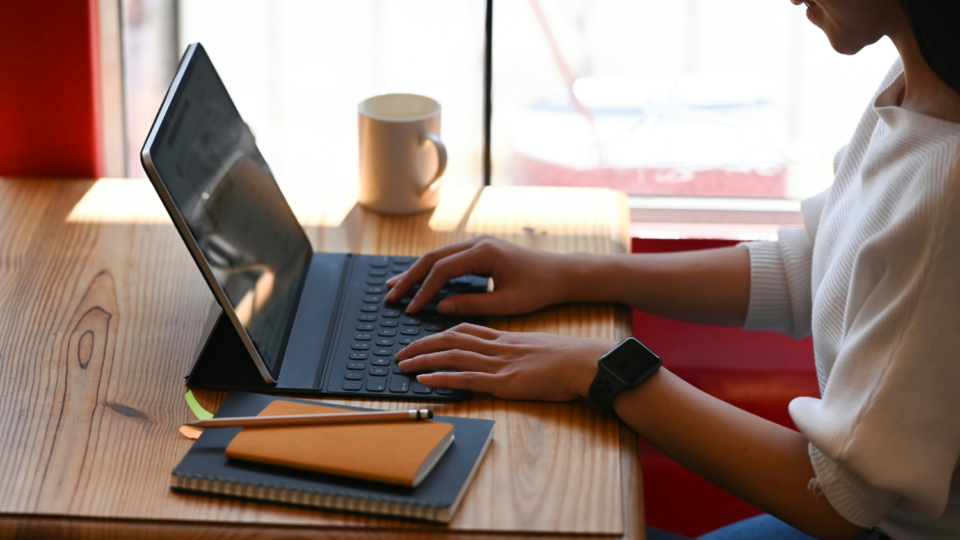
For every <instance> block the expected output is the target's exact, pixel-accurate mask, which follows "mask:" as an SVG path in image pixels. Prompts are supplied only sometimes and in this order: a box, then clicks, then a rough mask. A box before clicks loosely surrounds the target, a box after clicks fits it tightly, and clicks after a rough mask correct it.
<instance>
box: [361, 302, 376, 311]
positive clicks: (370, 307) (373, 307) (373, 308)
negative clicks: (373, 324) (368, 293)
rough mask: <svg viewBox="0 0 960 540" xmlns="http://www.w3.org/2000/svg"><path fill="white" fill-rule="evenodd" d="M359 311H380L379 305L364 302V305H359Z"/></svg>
mask: <svg viewBox="0 0 960 540" xmlns="http://www.w3.org/2000/svg"><path fill="white" fill-rule="evenodd" d="M360 311H362V312H364V313H376V312H378V311H380V306H378V305H376V304H366V305H363V306H360Z"/></svg>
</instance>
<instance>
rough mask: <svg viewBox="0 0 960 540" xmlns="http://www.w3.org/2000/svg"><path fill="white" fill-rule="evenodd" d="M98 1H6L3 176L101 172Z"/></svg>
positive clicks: (0, 118) (0, 141)
mask: <svg viewBox="0 0 960 540" xmlns="http://www.w3.org/2000/svg"><path fill="white" fill-rule="evenodd" d="M98 35H99V33H98V23H97V1H96V0H44V1H42V2H36V1H29V0H0V176H47V177H95V176H101V175H102V170H103V164H102V158H101V156H102V152H101V148H100V145H101V139H100V133H101V130H100V125H99V123H100V110H99V109H100V103H99V96H100V92H99V81H100V78H99V60H98V58H99V44H98Z"/></svg>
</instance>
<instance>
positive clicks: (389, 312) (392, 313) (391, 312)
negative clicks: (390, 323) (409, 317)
mask: <svg viewBox="0 0 960 540" xmlns="http://www.w3.org/2000/svg"><path fill="white" fill-rule="evenodd" d="M381 315H383V316H384V317H389V318H391V319H396V318H397V317H399V316H400V310H399V309H385V310H383V313H381Z"/></svg>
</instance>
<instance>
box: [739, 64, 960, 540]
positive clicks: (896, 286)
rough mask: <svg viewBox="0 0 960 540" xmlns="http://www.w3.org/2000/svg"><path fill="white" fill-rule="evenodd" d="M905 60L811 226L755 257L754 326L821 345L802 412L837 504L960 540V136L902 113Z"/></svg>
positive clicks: (911, 533)
mask: <svg viewBox="0 0 960 540" xmlns="http://www.w3.org/2000/svg"><path fill="white" fill-rule="evenodd" d="M903 85H904V78H903V65H902V63H901V62H900V61H899V60H898V61H897V62H896V64H894V66H893V69H892V70H891V71H890V74H888V75H887V78H886V79H885V80H884V82H883V85H882V86H881V89H880V91H879V92H878V94H877V95H876V97H875V99H874V102H873V104H872V106H871V107H868V108H867V110H866V112H865V113H864V115H863V118H862V119H861V121H860V124H859V125H858V127H857V129H856V132H855V133H854V135H853V138H852V139H851V140H850V143H849V144H848V145H847V146H846V147H845V148H844V149H843V150H841V151H840V153H838V155H837V158H836V160H835V162H834V167H835V173H836V178H835V180H834V184H833V186H831V188H830V189H829V190H827V191H826V192H824V193H822V194H820V195H818V196H816V197H813V198H811V199H809V200H806V201H804V203H803V205H802V213H803V222H804V227H803V228H782V229H781V230H780V233H779V240H778V241H776V242H754V243H749V244H746V245H747V247H748V249H749V251H750V268H751V289H750V307H749V312H748V315H747V321H746V324H745V327H746V328H750V329H758V330H776V331H780V332H784V333H787V334H789V335H791V336H793V337H798V338H799V337H802V336H805V335H809V334H810V333H811V332H812V333H813V343H814V353H815V356H816V365H817V377H818V379H819V382H820V393H821V396H822V397H821V398H820V399H814V398H797V399H795V400H793V402H792V403H790V415H791V417H792V418H793V420H794V422H795V423H796V424H797V427H799V428H800V431H802V432H803V433H804V435H806V436H807V438H808V439H809V440H810V458H811V460H812V463H813V468H814V471H815V472H816V480H815V482H813V484H814V487H815V486H816V484H819V488H820V489H822V491H823V494H824V495H825V496H826V497H827V500H829V501H830V504H832V505H833V507H834V508H836V510H837V511H838V512H839V513H840V514H841V515H842V516H844V517H845V518H846V519H847V520H849V521H851V522H852V523H855V524H857V525H861V526H864V527H874V526H876V527H878V528H879V529H880V530H882V531H884V532H885V533H887V534H888V535H890V536H891V537H892V538H895V539H914V538H918V539H919V538H960V472H958V468H957V466H958V457H960V167H958V166H957V158H958V157H960V154H958V152H957V145H958V144H960V124H954V123H950V122H945V121H942V120H938V119H936V118H931V117H929V116H924V115H921V114H918V113H914V112H911V111H908V110H905V109H902V108H900V107H898V106H897V105H896V100H897V95H898V93H899V92H900V90H901V89H902V88H903Z"/></svg>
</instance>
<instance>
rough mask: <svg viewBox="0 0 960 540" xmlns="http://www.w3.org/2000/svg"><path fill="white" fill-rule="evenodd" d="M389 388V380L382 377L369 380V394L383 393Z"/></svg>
mask: <svg viewBox="0 0 960 540" xmlns="http://www.w3.org/2000/svg"><path fill="white" fill-rule="evenodd" d="M386 387H387V380H386V379H384V378H382V377H370V378H369V379H367V392H383V389H384V388H386Z"/></svg>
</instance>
